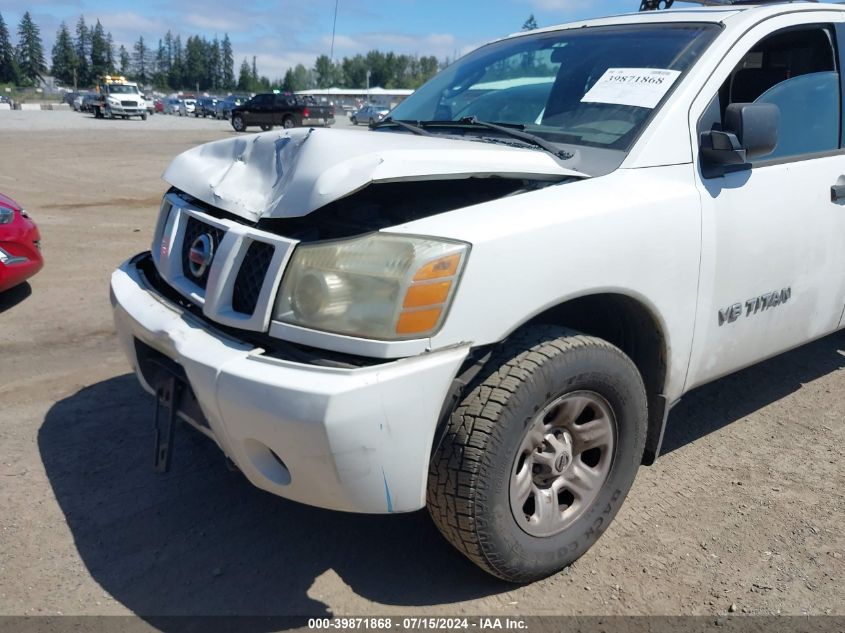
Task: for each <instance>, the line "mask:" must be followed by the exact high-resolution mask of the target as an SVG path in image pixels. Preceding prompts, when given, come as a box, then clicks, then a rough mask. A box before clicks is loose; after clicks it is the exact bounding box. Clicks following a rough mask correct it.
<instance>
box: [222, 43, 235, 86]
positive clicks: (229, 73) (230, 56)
mask: <svg viewBox="0 0 845 633" xmlns="http://www.w3.org/2000/svg"><path fill="white" fill-rule="evenodd" d="M220 65H221V66H222V71H221V75H222V79H221V82H220V85H221V86H222V87H223V88H225V89H226V90H231V89H232V88H234V87H235V55H234V53H233V52H232V42H231V41H230V40H229V34H228V33H227V34H225V35H224V36H223V44H222V45H221V47H220Z"/></svg>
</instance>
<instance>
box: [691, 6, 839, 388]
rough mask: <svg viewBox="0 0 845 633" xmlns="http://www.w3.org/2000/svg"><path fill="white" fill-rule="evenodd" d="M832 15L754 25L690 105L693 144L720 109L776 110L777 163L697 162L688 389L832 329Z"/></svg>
mask: <svg viewBox="0 0 845 633" xmlns="http://www.w3.org/2000/svg"><path fill="white" fill-rule="evenodd" d="M839 15H840V14H839V13H835V12H829V11H818V12H801V13H792V14H790V15H784V16H779V17H777V18H773V19H769V20H766V21H764V22H762V23H761V24H759V25H758V26H756V27H755V28H753V29H751V30H750V31H749V32H748V33H746V34H745V35H744V36H743V37H742V38H741V39H740V40H739V42H738V44H737V45H736V46H735V47H734V48H733V49H732V51H731V52H730V53H729V54H728V56H727V57H726V58H725V59H724V60H723V62H722V64H721V65H720V67H719V68H718V70H717V71H716V72H715V73H714V74H713V76H711V78H710V80H709V82H708V83H707V84H706V85H705V88H704V90H703V91H702V92H701V93H700V94H699V96H698V98H697V100H696V101H695V102H694V104H693V107H692V109H691V113H690V114H691V120H690V125H691V129H692V130H695V131H696V132H697V134H696V137H697V136H698V134H699V133H701V132H703V131H706V130H710V129H713V128H714V126H719V125H721V119H722V116H723V114H724V109H725V108H726V107H727V105H728V104H729V103H751V102H768V103H774V104H775V105H777V106H778V108H779V109H780V126H779V130H778V134H779V140H778V145H777V147H776V148H775V150H774V152H773V153H772V154H770V155H769V156H766V157H763V158H762V159H760V160H757V161H755V162H754V163H753V164H752V165H751V167H750V168H747V166H743V168H738V169H736V170H733V171H729V172H728V173H725V174H724V175H721V176H714V177H706V176H705V175H704V174H703V172H702V169H701V165H700V162H699V164H698V168H697V169H696V178H697V183H698V187H699V190H700V195H701V201H702V259H701V277H700V283H699V303H698V311H697V317H696V330H695V338H694V342H693V352H692V360H691V364H690V370H689V373H688V376H687V384H686V388H687V389H690V388H693V387H695V386H697V385H700V384H702V383H704V382H707V381H709V380H713V379H715V378H718V377H719V376H722V375H724V374H726V373H730V372H731V371H734V370H736V369H739V368H742V367H744V366H747V365H750V364H752V363H754V362H757V361H759V360H762V359H764V358H766V357H769V356H773V355H775V354H777V353H779V352H782V351H785V350H787V349H790V348H792V347H796V346H798V345H800V344H802V343H805V342H807V341H809V340H812V339H814V338H817V337H820V336H822V335H824V334H827V333H829V332H832V331H833V330H835V329H837V328H838V327H839V324H840V320H841V318H842V311H843V305H845V274H843V272H844V271H845V255H843V253H845V249H843V246H842V245H843V243H845V199H843V198H845V196H843V198H838V197H837V195H835V194H832V189H831V188H832V187H833V186H835V185H837V183H839V184H842V185H845V154H843V150H842V148H843V143H842V135H841V131H840V130H841V129H842V85H841V78H842V77H841V67H842V51H841V49H840V47H841V46H842V45H843V41H845V40H843V31H842V28H841V25H840V23H839ZM695 145H696V146H697V138H696V142H695ZM844 193H845V192H844Z"/></svg>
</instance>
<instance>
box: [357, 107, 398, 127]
mask: <svg viewBox="0 0 845 633" xmlns="http://www.w3.org/2000/svg"><path fill="white" fill-rule="evenodd" d="M388 112H390V109H389V108H385V107H384V106H377V105H365V106H364V107H362V108H361V109H360V110H358V111H356V112H353V113H352V114H350V115H349V120H350V121H351V122H352V125H358V124H359V123H365V124H367V125H375V124H376V123H379V122H380V121H382V120H383V119H384V117H386V116H387V114H388Z"/></svg>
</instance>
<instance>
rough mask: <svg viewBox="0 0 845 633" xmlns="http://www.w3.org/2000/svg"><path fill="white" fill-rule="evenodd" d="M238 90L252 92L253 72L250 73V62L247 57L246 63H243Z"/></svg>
mask: <svg viewBox="0 0 845 633" xmlns="http://www.w3.org/2000/svg"><path fill="white" fill-rule="evenodd" d="M238 90H242V91H246V92H250V91H251V90H252V72H250V69H249V62H248V61H246V57H244V61H243V62H242V63H241V72H240V74H239V75H238Z"/></svg>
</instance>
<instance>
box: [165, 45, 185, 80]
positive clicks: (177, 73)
mask: <svg viewBox="0 0 845 633" xmlns="http://www.w3.org/2000/svg"><path fill="white" fill-rule="evenodd" d="M172 51H173V57H172V58H171V62H170V75H169V77H168V81H169V83H170V87H171V88H173V89H174V90H178V89H179V88H181V87H182V85H183V83H182V38H181V37H180V36H179V35H177V36H176V37H175V38H173V40H172Z"/></svg>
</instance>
